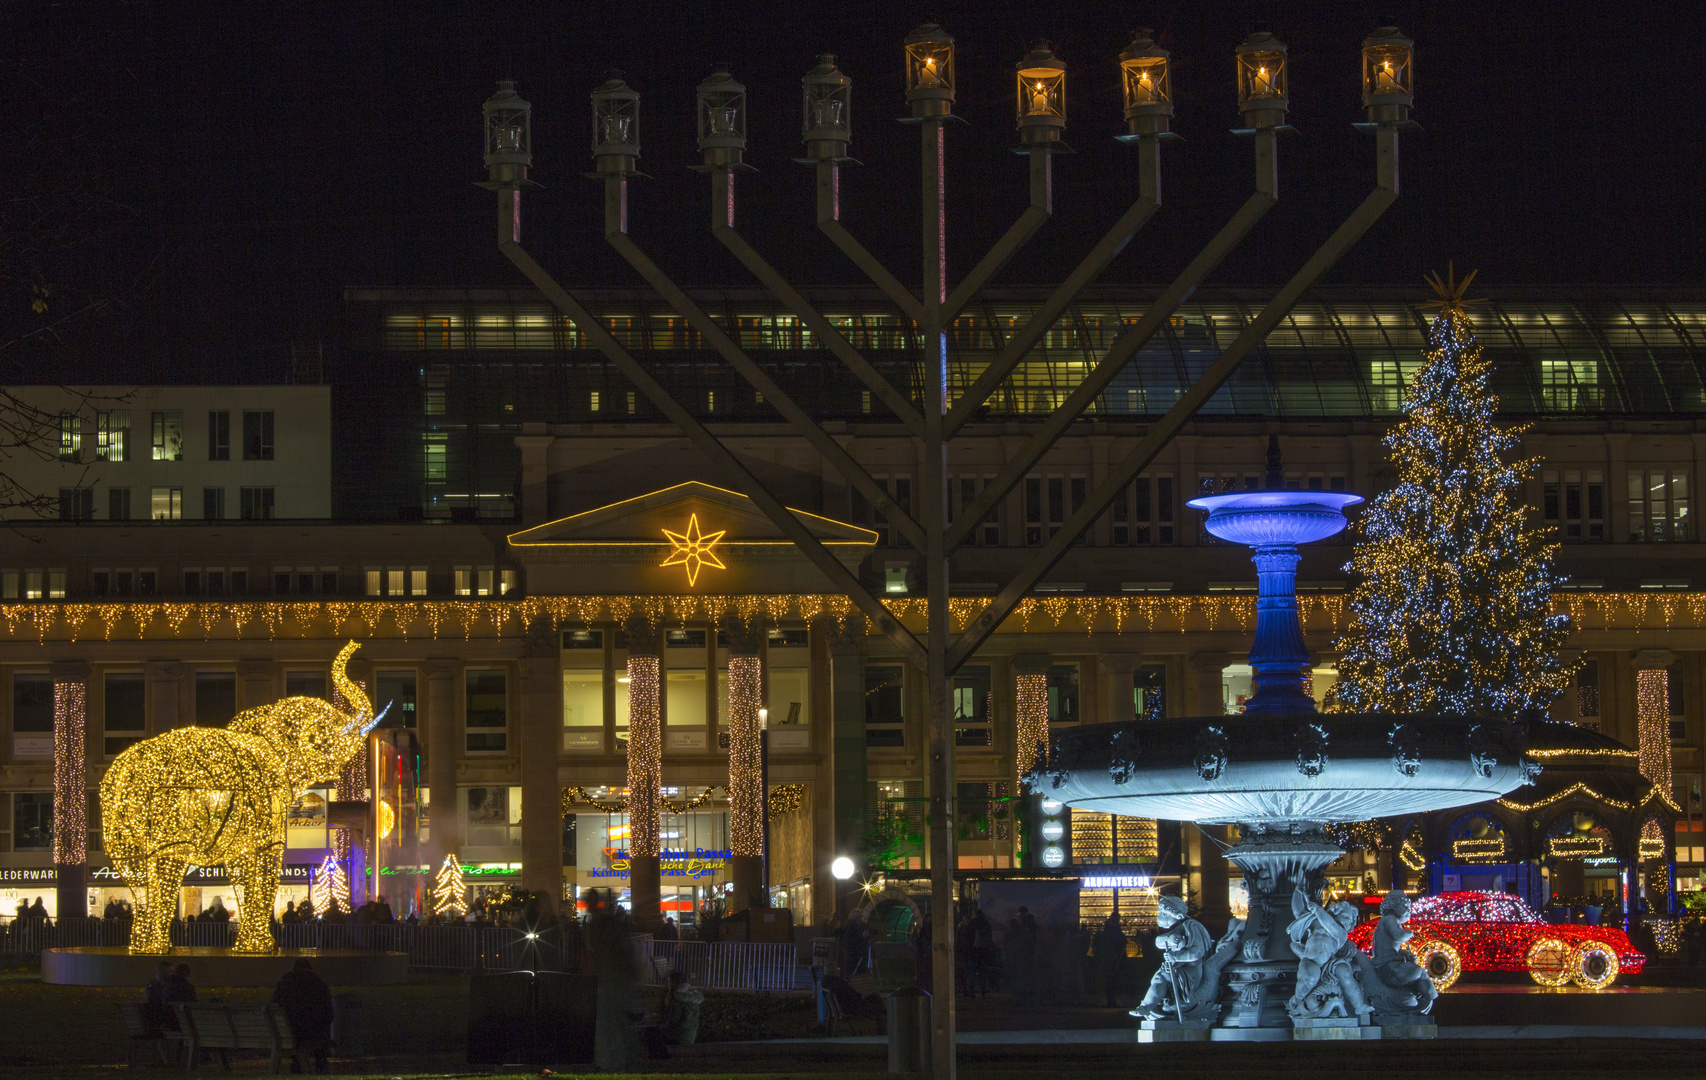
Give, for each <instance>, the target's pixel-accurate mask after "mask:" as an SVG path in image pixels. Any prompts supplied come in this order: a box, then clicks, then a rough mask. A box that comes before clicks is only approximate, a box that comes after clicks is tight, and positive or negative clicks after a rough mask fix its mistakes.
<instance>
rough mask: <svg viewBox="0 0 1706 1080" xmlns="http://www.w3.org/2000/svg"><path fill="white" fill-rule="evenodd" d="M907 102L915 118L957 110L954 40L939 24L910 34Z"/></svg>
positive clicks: (929, 24) (908, 41)
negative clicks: (955, 104) (955, 105)
mask: <svg viewBox="0 0 1706 1080" xmlns="http://www.w3.org/2000/svg"><path fill="white" fill-rule="evenodd" d="M906 101H907V104H909V105H911V106H912V115H913V116H914V117H915V118H923V117H930V116H947V115H948V114H949V113H951V112H953V111H954V38H953V35H951V34H949V33H947V32H946V31H944V30H943V29H942V28H941V27H940V26H937V25H936V24H935V23H925V24H924V25H922V26H920V27H919V28H918V29H916V30H914V31H913V32H912V33H910V34H908V35H906Z"/></svg>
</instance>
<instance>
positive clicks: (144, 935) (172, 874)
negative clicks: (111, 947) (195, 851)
mask: <svg viewBox="0 0 1706 1080" xmlns="http://www.w3.org/2000/svg"><path fill="white" fill-rule="evenodd" d="M188 866H189V862H188V861H187V860H184V859H180V858H176V857H173V856H170V855H164V856H158V857H156V858H154V859H151V860H149V862H148V868H147V871H146V874H147V876H146V878H145V881H146V882H147V884H146V885H145V886H144V888H145V893H144V905H145V906H144V907H143V909H142V910H141V911H139V912H137V913H136V921H135V922H134V923H133V924H132V926H131V931H130V951H131V952H133V953H143V954H146V955H149V956H158V955H164V954H166V953H169V952H171V951H172V918H173V916H175V915H177V913H178V890H179V889H181V888H182V887H183V884H184V870H185V869H187V868H188Z"/></svg>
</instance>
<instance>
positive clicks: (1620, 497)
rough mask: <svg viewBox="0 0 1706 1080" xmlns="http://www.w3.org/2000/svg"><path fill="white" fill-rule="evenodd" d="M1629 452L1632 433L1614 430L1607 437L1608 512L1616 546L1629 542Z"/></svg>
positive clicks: (1606, 491) (1606, 510) (1612, 537)
mask: <svg viewBox="0 0 1706 1080" xmlns="http://www.w3.org/2000/svg"><path fill="white" fill-rule="evenodd" d="M1628 450H1629V434H1628V432H1622V431H1614V432H1610V433H1609V434H1607V435H1606V436H1605V502H1606V507H1605V513H1606V517H1607V519H1608V520H1607V521H1606V524H1607V525H1609V526H1610V527H1611V542H1612V543H1614V544H1627V543H1628V542H1629V476H1628V457H1627V454H1628ZM1695 482H1696V483H1698V482H1699V481H1698V480H1697V481H1695Z"/></svg>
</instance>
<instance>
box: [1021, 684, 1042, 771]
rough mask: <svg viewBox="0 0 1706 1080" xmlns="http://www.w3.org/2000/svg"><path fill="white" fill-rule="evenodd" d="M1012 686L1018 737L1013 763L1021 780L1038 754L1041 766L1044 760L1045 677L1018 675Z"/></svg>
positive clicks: (1034, 762)
mask: <svg viewBox="0 0 1706 1080" xmlns="http://www.w3.org/2000/svg"><path fill="white" fill-rule="evenodd" d="M1016 683H1017V687H1016V693H1015V695H1014V697H1015V705H1016V708H1015V709H1014V716H1015V727H1016V728H1017V730H1018V736H1019V748H1018V754H1017V755H1016V760H1017V761H1018V765H1019V768H1018V772H1019V775H1020V776H1021V777H1022V776H1024V775H1025V774H1026V773H1028V772H1030V771H1031V766H1032V765H1034V764H1036V763H1037V756H1038V754H1039V752H1040V753H1041V754H1042V758H1043V761H1044V762H1045V763H1046V762H1047V760H1048V674H1047V673H1046V672H1041V671H1037V672H1021V673H1020V674H1019V676H1018V677H1017V680H1016ZM1039 747H1040V748H1041V749H1040V751H1039Z"/></svg>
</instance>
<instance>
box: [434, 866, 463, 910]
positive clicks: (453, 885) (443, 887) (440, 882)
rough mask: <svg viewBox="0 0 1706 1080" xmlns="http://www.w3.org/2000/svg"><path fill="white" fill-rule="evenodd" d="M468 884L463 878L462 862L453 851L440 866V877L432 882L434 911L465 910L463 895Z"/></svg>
mask: <svg viewBox="0 0 1706 1080" xmlns="http://www.w3.org/2000/svg"><path fill="white" fill-rule="evenodd" d="M466 891H467V886H466V885H465V884H464V883H463V880H462V862H461V860H459V859H457V857H456V853H455V852H451V853H450V854H449V855H446V856H445V857H444V865H443V866H440V867H439V868H438V877H437V878H435V879H434V880H433V883H432V913H433V914H434V915H444V914H446V913H448V912H451V911H462V910H465V906H464V903H463V897H464V896H465V895H466Z"/></svg>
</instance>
